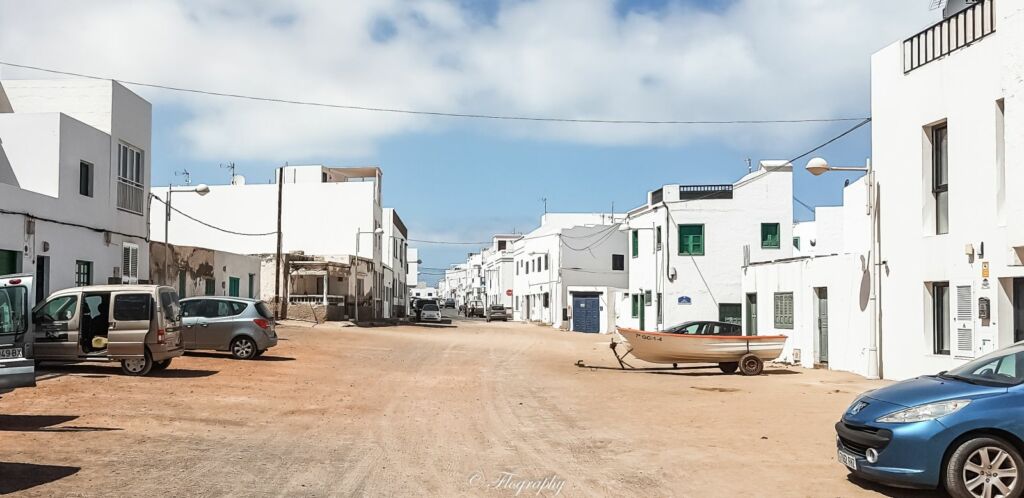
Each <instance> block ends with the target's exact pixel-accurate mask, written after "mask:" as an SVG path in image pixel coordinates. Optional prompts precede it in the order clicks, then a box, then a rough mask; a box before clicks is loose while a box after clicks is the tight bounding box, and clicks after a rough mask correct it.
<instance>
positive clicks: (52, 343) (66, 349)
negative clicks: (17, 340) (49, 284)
mask: <svg viewBox="0 0 1024 498" xmlns="http://www.w3.org/2000/svg"><path fill="white" fill-rule="evenodd" d="M78 307H79V306H78V295H77V294H75V295H70V296H58V297H55V298H53V299H50V300H49V301H47V302H46V303H45V304H43V305H42V306H40V307H39V308H37V309H36V310H35V312H34V313H33V314H32V323H33V324H34V325H35V326H34V329H35V354H36V357H37V358H64V359H72V358H76V357H77V356H78V327H79V323H80V322H81V320H80V316H81V315H80V314H79V313H78Z"/></svg>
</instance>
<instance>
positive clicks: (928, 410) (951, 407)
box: [876, 399, 971, 424]
mask: <svg viewBox="0 0 1024 498" xmlns="http://www.w3.org/2000/svg"><path fill="white" fill-rule="evenodd" d="M970 402H971V400H969V399H954V400H949V401H940V402H938V403H928V404H927V405H918V406H915V407H913V408H907V409H906V410H900V411H898V412H895V413H890V414H888V415H886V416H884V417H881V418H879V419H878V420H876V422H885V423H889V424H907V423H910V422H923V421H925V420H935V419H937V418H939V417H945V416H946V415H949V414H952V413H956V412H958V411H960V410H961V409H962V408H963V407H965V406H967V405H968V404H970Z"/></svg>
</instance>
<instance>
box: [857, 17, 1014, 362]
mask: <svg viewBox="0 0 1024 498" xmlns="http://www.w3.org/2000/svg"><path fill="white" fill-rule="evenodd" d="M939 33H942V34H944V35H942V36H937V34H939ZM947 35H948V36H947ZM929 40H932V41H934V40H938V45H936V44H934V43H932V42H930V41H929ZM871 70H872V76H871V95H872V101H871V114H872V116H873V124H872V149H873V151H872V155H873V158H872V159H873V161H874V168H875V175H876V178H877V184H878V189H879V192H880V193H879V204H880V208H879V209H880V211H879V212H880V217H881V223H880V228H879V233H880V241H881V252H880V254H881V262H882V263H881V267H880V270H881V271H879V274H880V276H881V278H880V287H881V292H880V295H881V299H880V305H881V309H882V318H881V332H880V341H879V352H880V357H881V360H882V361H881V368H880V369H879V370H880V371H881V375H882V376H883V377H885V378H891V379H904V378H908V377H912V376H915V375H919V374H923V373H935V372H938V371H941V370H947V369H950V368H952V367H954V366H956V365H958V364H961V363H963V362H964V361H967V360H968V359H970V358H973V357H976V356H978V355H981V354H983V353H985V352H987V351H991V350H993V349H995V348H999V347H1002V346H1006V345H1009V344H1012V343H1014V342H1016V341H1020V340H1024V222H1022V221H1021V220H1022V217H1021V215H1022V214H1024V168H1021V166H1022V165H1024V3H1021V2H1015V1H1005V0H983V1H979V2H977V3H974V4H972V5H969V6H967V8H966V10H963V11H960V12H957V13H954V14H953V15H952V16H951V17H947V18H946V19H944V20H942V21H940V22H939V23H937V24H936V25H934V26H932V27H930V28H928V29H926V30H925V31H924V32H923V33H922V34H920V35H915V36H913V37H911V38H908V39H907V40H903V41H898V42H896V43H893V44H892V45H890V46H888V47H886V48H884V49H882V50H881V51H879V52H877V53H875V54H874V55H873V57H872V59H871Z"/></svg>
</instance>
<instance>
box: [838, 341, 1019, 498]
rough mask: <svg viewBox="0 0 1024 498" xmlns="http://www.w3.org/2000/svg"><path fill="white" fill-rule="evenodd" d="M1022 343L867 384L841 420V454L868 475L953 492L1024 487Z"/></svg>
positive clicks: (985, 493) (1014, 491)
mask: <svg viewBox="0 0 1024 498" xmlns="http://www.w3.org/2000/svg"><path fill="white" fill-rule="evenodd" d="M1022 384H1024V343H1017V344H1015V345H1013V346H1010V347H1007V348H1003V349H1000V350H998V351H995V352H993V353H990V354H988V355H985V356H982V357H981V358H978V359H975V360H973V361H970V362H968V363H965V364H964V365H961V366H960V367H957V368H955V369H953V370H950V371H948V372H940V373H939V374H937V375H925V376H921V377H917V378H915V379H910V380H906V381H903V382H899V383H897V384H893V385H890V386H886V387H883V388H881V389H876V390H873V391H868V392H865V393H863V394H861V395H860V396H858V397H857V399H855V400H854V401H853V403H852V404H851V405H850V407H849V408H847V409H846V412H845V413H843V415H842V418H841V419H840V421H839V422H837V423H836V426H835V428H836V433H837V439H836V445H837V446H838V460H839V462H840V463H842V464H843V465H846V466H847V467H848V468H849V469H850V471H851V472H852V473H853V474H855V475H857V476H860V477H862V478H864V479H868V480H871V481H876V482H879V483H883V484H888V485H894V486H900V487H921V488H935V487H938V486H943V487H945V488H946V490H947V491H948V492H949V494H951V495H952V496H954V497H958V498H959V497H978V496H981V497H989V496H992V497H994V496H1021V493H1022V491H1024V459H1022V456H1021V451H1022V447H1021V445H1022V441H1024V417H1022V416H1021V413H1024V386H1022Z"/></svg>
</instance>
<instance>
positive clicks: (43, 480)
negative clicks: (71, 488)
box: [0, 462, 82, 495]
mask: <svg viewBox="0 0 1024 498" xmlns="http://www.w3.org/2000/svg"><path fill="white" fill-rule="evenodd" d="M79 470H82V468H81V467H65V466H63V465H36V464H32V463H9V462H0V477H2V479H0V495H6V494H9V493H16V492H18V491H25V490H26V489H31V488H34V487H36V486H42V485H43V484H49V483H51V482H54V481H59V480H61V479H63V478H65V477H68V476H70V475H73V474H76V473H78V471H79Z"/></svg>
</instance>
